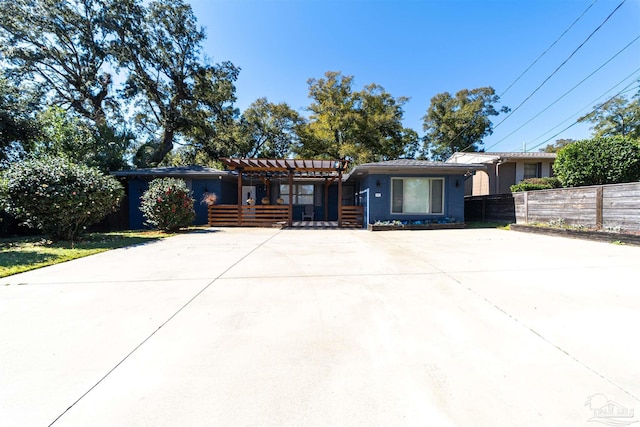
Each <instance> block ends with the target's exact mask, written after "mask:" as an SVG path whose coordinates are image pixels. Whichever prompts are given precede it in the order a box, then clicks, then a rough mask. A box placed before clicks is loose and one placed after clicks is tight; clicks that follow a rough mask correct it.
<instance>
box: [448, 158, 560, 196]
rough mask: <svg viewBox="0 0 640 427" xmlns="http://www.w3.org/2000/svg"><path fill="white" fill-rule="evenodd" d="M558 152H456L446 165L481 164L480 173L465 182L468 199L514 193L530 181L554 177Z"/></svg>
mask: <svg viewBox="0 0 640 427" xmlns="http://www.w3.org/2000/svg"><path fill="white" fill-rule="evenodd" d="M555 159H556V154H555V153H541V152H537V153H534V152H532V153H524V152H523V153H518V152H514V153H508V152H495V153H475V152H474V153H462V152H458V153H454V154H453V155H452V156H451V157H450V158H449V159H447V161H446V163H450V164H458V163H463V164H465V163H480V164H483V165H485V166H486V170H484V171H478V172H477V173H475V174H473V175H472V176H471V177H470V178H469V179H468V180H467V182H465V196H482V195H488V194H504V193H511V188H510V187H511V186H512V185H514V184H517V183H519V182H520V181H522V180H523V179H527V178H543V177H549V176H553V162H554V161H555Z"/></svg>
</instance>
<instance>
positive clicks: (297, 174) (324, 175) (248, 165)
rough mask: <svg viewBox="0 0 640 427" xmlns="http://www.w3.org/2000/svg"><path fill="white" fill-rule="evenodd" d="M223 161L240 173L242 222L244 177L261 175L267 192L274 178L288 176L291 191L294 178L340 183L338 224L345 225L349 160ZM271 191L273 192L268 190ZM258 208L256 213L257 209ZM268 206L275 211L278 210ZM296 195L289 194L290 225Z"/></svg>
mask: <svg viewBox="0 0 640 427" xmlns="http://www.w3.org/2000/svg"><path fill="white" fill-rule="evenodd" d="M220 161H221V162H222V163H223V164H224V165H225V166H226V167H227V169H228V170H230V171H236V172H237V173H238V223H239V224H240V223H241V222H242V219H241V218H242V208H243V207H242V177H243V176H252V177H253V176H257V177H259V179H260V180H262V181H263V182H264V183H265V185H266V187H267V191H269V189H270V182H271V180H272V179H287V180H288V182H289V194H290V195H291V194H293V181H294V178H295V179H303V178H306V179H311V178H315V179H324V181H325V186H326V187H328V186H329V185H330V184H331V183H332V182H333V181H336V180H337V184H338V227H341V226H342V222H343V218H342V174H343V173H344V172H345V171H346V170H347V167H348V165H349V161H348V160H318V159H314V160H309V159H244V158H240V159H238V158H235V159H234V158H221V159H220ZM267 194H269V193H267ZM327 205H328V192H327V191H325V209H326V206H327ZM260 207H261V206H255V207H254V211H253V212H254V214H255V212H257V211H256V210H255V208H260ZM265 209H267V210H269V209H271V211H272V212H273V211H274V209H272V208H267V207H265ZM292 212H293V197H289V204H288V209H287V219H286V221H287V224H288V225H289V226H291V225H292V222H293V214H292Z"/></svg>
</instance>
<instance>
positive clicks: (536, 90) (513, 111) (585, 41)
mask: <svg viewBox="0 0 640 427" xmlns="http://www.w3.org/2000/svg"><path fill="white" fill-rule="evenodd" d="M626 1H627V0H622V2H620V4H619V5H618V6H616V8H615V9H614V10H613V12H611V13H610V14H609V16H607V17H606V18H605V20H604V21H602V23H601V24H600V25H598V27H596V29H595V30H593V31H592V32H591V34H589V36H588V37H587V38H586V39H585V40H584V41H583V42H582V43H580V45H579V46H578V47H577V48H576V49H575V50H574V51H573V52H571V55H569V57H568V58H567V59H565V60H564V61H563V62H562V63H561V64H560V65H559V66H558V67H557V68H556V69H555V70H554V71H553V72H552V73H551V74H549V76H548V77H547V78H546V79H544V81H543V82H542V83H540V85H539V86H538V87H537V88H535V90H534V91H533V92H531V94H529V96H527V97H526V98H525V99H524V101H522V102H521V103H520V104H519V105H518V106H517V107H516V108H514V109H513V110H511V112H510V113H509V114H507V115H506V116H505V117H504V118H503V119H502V120H501V121H500V122H499V123H498V124H497V125H495V126H494V127H493V128H494V129H496V128H497V127H498V126H500V125H501V124H502V123H504V121H505V120H507V119H508V118H509V117H511V116H512V115H513V113H515V112H516V111H518V109H520V107H522V106H523V105H524V104H525V103H526V102H527V101H528V100H529V99H531V97H532V96H533V95H535V94H536V92H538V91H539V90H540V88H542V86H544V85H545V83H547V82H548V81H549V80H550V79H551V77H553V76H554V75H555V74H556V73H557V72H558V71H559V70H560V69H561V68H562V67H563V66H564V65H565V64H566V63H567V62H569V60H570V59H571V58H572V57H573V55H575V54H576V52H578V51H579V50H580V49H581V48H582V47H583V46H584V45H585V44H586V43H587V42H588V41H589V39H590V38H591V37H592V36H593V35H594V34H595V33H597V32H598V31H599V30H600V28H602V26H603V25H604V24H605V23H606V22H607V21H608V20H609V19H610V18H611V17H612V16H613V14H614V13H616V12H617V11H618V10H619V9H620V8H621V7H622V5H623V4H624V3H625V2H626Z"/></svg>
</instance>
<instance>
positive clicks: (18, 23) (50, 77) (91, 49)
mask: <svg viewBox="0 0 640 427" xmlns="http://www.w3.org/2000/svg"><path fill="white" fill-rule="evenodd" d="M109 3H110V0H66V1H62V0H0V37H1V41H2V43H0V52H1V53H2V55H3V56H4V57H5V60H6V61H7V62H8V63H9V65H10V69H9V71H10V73H12V74H13V75H16V76H21V77H24V76H28V77H30V78H31V79H32V82H33V83H34V85H42V86H43V87H44V88H45V89H46V90H47V92H48V95H50V98H51V102H52V103H54V104H57V105H60V106H62V107H64V108H72V109H74V110H75V111H76V112H77V113H78V114H80V115H82V116H84V117H86V118H88V119H90V120H92V121H93V122H94V123H95V124H96V125H97V126H104V125H106V117H107V112H106V110H107V108H108V107H109V106H114V103H115V100H114V98H113V96H112V93H111V85H112V75H111V73H110V72H109V70H108V65H107V64H108V60H109V37H110V36H109V34H108V32H106V31H105V30H104V25H105V23H106V22H107V21H108V20H109V16H110V15H109V11H110V10H111V5H110V4H109Z"/></svg>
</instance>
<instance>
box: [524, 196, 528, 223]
mask: <svg viewBox="0 0 640 427" xmlns="http://www.w3.org/2000/svg"><path fill="white" fill-rule="evenodd" d="M523 199H524V223H525V225H526V224H529V192H528V191H525V192H524V197H523Z"/></svg>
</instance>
